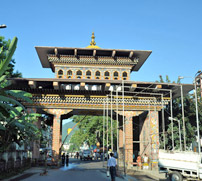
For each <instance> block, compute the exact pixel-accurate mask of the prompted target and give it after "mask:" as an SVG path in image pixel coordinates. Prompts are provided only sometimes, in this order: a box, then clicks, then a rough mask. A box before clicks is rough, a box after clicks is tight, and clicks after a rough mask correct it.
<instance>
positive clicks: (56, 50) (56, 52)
mask: <svg viewBox="0 0 202 181" xmlns="http://www.w3.org/2000/svg"><path fill="white" fill-rule="evenodd" d="M54 52H55V55H56V56H58V49H57V48H55V49H54Z"/></svg>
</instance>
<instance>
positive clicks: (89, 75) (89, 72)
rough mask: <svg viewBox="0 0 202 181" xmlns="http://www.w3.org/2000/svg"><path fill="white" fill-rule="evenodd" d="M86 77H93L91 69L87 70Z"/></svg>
mask: <svg viewBox="0 0 202 181" xmlns="http://www.w3.org/2000/svg"><path fill="white" fill-rule="evenodd" d="M86 78H87V79H91V71H90V70H88V71H87V72H86Z"/></svg>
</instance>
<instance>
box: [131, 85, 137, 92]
mask: <svg viewBox="0 0 202 181" xmlns="http://www.w3.org/2000/svg"><path fill="white" fill-rule="evenodd" d="M136 88H137V84H132V85H131V87H130V91H131V92H132V91H134V90H135V89H136Z"/></svg>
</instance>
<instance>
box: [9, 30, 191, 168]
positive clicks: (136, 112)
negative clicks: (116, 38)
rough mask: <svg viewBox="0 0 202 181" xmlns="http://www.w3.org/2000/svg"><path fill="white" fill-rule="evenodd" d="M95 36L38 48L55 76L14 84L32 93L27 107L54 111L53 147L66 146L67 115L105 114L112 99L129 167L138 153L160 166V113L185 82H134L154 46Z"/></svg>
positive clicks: (120, 143)
mask: <svg viewBox="0 0 202 181" xmlns="http://www.w3.org/2000/svg"><path fill="white" fill-rule="evenodd" d="M94 38H95V37H94V33H93V35H92V41H91V43H90V46H88V47H86V48H67V47H36V51H37V53H38V56H39V59H40V61H41V64H42V66H43V68H51V70H52V71H53V72H54V73H55V78H38V79H33V78H15V79H12V89H21V90H25V91H27V92H30V93H32V95H33V98H32V99H33V103H32V104H26V107H27V108H28V109H32V110H35V111H36V112H41V113H47V114H52V115H53V138H52V149H53V150H55V151H56V153H57V154H59V148H60V146H61V126H62V124H61V121H62V119H64V118H68V117H71V116H72V115H75V114H77V115H78V114H79V115H86V114H89V115H101V116H102V115H103V110H104V104H105V103H107V100H108V103H109V104H111V105H112V109H113V111H112V116H113V118H114V119H116V115H117V114H118V115H119V116H118V121H119V127H120V129H119V151H120V158H121V159H123V156H124V155H125V160H126V163H127V165H128V166H130V165H132V164H133V154H134V153H135V154H137V152H139V153H140V154H144V153H147V154H148V155H150V157H151V161H152V163H153V165H154V166H156V165H157V158H158V149H159V114H158V112H159V111H161V110H162V108H163V107H164V106H165V105H168V104H169V103H170V100H171V99H172V98H173V97H177V96H179V95H180V87H179V85H178V84H168V83H157V82H134V81H131V80H130V74H131V72H132V71H138V70H139V69H140V68H141V66H142V65H143V64H144V62H145V61H146V59H147V58H148V57H149V55H150V54H151V51H143V50H119V49H102V48H100V47H98V46H96V44H95V40H94ZM191 89H192V85H184V91H185V93H186V92H188V91H190V90H191ZM111 96H112V97H111ZM108 97H110V99H108ZM110 114H111V113H110V111H109V115H110ZM123 117H124V119H123ZM123 123H124V125H123ZM123 128H124V129H125V130H124V132H125V137H123V136H122V135H123ZM123 139H124V140H123ZM123 148H125V152H124V150H123ZM36 152H37V151H36ZM35 154H36V157H37V153H35ZM120 163H122V162H120Z"/></svg>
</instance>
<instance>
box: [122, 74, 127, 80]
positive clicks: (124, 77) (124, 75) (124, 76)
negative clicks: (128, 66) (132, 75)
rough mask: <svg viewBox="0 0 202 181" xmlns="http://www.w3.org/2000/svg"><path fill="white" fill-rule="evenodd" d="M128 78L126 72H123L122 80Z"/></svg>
mask: <svg viewBox="0 0 202 181" xmlns="http://www.w3.org/2000/svg"><path fill="white" fill-rule="evenodd" d="M127 79H128V74H127V72H123V80H127Z"/></svg>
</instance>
